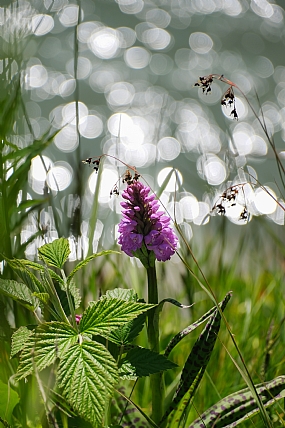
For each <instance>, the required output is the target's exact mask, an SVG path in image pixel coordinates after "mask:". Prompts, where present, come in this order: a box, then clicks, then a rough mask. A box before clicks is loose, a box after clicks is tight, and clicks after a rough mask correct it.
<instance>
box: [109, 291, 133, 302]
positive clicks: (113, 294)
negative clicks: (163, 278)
mask: <svg viewBox="0 0 285 428" xmlns="http://www.w3.org/2000/svg"><path fill="white" fill-rule="evenodd" d="M106 297H107V298H108V299H121V300H125V301H126V302H136V301H137V300H138V295H137V293H136V292H135V290H133V289H126V288H114V290H108V291H107V292H106Z"/></svg>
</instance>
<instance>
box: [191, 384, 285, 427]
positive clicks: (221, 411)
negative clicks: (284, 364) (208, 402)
mask: <svg viewBox="0 0 285 428" xmlns="http://www.w3.org/2000/svg"><path fill="white" fill-rule="evenodd" d="M256 392H257V394H258V395H259V397H260V399H261V401H262V403H263V405H264V407H269V406H270V405H272V404H274V403H275V402H277V401H278V400H281V399H284V397H285V376H279V377H277V378H275V379H273V380H271V381H269V382H265V383H264V384H259V385H256ZM258 412H259V408H258V405H257V404H256V401H255V399H254V398H253V395H252V393H251V391H250V390H249V388H245V389H243V390H241V391H238V392H235V393H234V394H231V395H228V396H227V397H225V398H223V399H222V400H220V401H219V402H218V403H217V404H215V405H214V406H212V407H210V408H209V409H207V410H206V412H204V413H203V414H202V415H201V416H200V417H199V418H198V419H196V420H195V421H194V422H193V423H192V424H191V425H190V426H189V428H200V427H201V426H202V427H205V428H210V427H213V426H215V428H232V427H235V426H237V425H239V424H240V423H242V422H244V421H245V420H247V419H249V418H250V417H252V416H253V415H255V414H257V413H258Z"/></svg>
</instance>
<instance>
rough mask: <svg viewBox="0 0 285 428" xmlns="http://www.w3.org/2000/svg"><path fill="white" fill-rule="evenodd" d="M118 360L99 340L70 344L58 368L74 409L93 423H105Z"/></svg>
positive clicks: (115, 379) (64, 388) (59, 379)
mask: <svg viewBox="0 0 285 428" xmlns="http://www.w3.org/2000/svg"><path fill="white" fill-rule="evenodd" d="M117 371H118V369H117V366H116V362H115V360H114V359H113V357H112V356H111V354H110V353H109V352H108V351H107V350H106V348H105V347H104V346H103V345H101V344H100V343H96V342H83V343H82V344H78V343H76V344H74V345H73V346H71V347H70V348H69V349H68V351H67V352H66V354H65V355H64V357H63V358H62V359H61V361H60V364H59V367H58V372H57V374H58V385H59V387H60V388H62V393H63V395H64V396H65V397H66V398H67V400H68V401H69V403H70V404H71V405H72V406H73V408H74V409H75V410H77V412H78V413H79V415H80V416H82V417H83V418H84V419H86V420H87V421H89V422H91V424H93V425H94V426H97V425H99V424H100V426H102V417H103V415H104V413H105V408H106V405H107V404H108V399H109V397H110V396H111V394H112V392H113V386H114V385H115V384H116V382H117V379H118V374H117Z"/></svg>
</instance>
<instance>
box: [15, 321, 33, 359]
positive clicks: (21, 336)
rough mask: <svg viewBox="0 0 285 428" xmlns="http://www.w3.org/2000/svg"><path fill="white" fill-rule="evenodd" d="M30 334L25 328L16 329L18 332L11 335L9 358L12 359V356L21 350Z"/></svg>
mask: <svg viewBox="0 0 285 428" xmlns="http://www.w3.org/2000/svg"><path fill="white" fill-rule="evenodd" d="M32 334H33V332H32V331H31V330H29V329H28V328H27V327H26V326H22V327H20V328H18V330H16V331H15V333H13V336H12V344H11V356H10V358H12V357H14V355H16V354H18V352H20V351H22V350H23V348H24V346H25V343H26V341H27V340H28V338H29V337H30V336H31V335H32Z"/></svg>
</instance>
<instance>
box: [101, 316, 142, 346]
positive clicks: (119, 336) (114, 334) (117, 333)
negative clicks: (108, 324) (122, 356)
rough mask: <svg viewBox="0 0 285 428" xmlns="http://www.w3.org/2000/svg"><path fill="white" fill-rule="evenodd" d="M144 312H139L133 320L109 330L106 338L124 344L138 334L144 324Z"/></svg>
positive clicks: (130, 341)
mask: <svg viewBox="0 0 285 428" xmlns="http://www.w3.org/2000/svg"><path fill="white" fill-rule="evenodd" d="M145 319H146V314H141V315H139V316H138V317H137V318H135V319H134V320H133V321H129V322H128V323H127V324H125V325H123V326H121V327H119V328H117V329H116V330H114V331H111V333H110V335H109V336H108V339H109V340H110V341H112V342H113V343H116V344H117V345H119V346H125V345H128V344H129V343H132V341H133V340H134V339H135V338H136V337H137V336H138V335H139V333H140V332H141V331H142V329H143V327H144V324H145Z"/></svg>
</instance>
